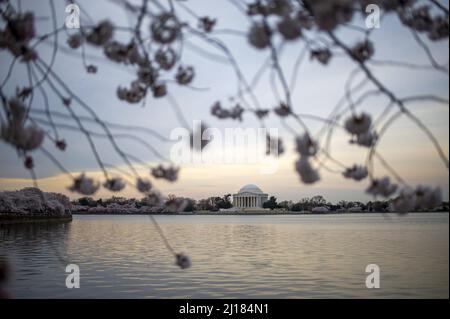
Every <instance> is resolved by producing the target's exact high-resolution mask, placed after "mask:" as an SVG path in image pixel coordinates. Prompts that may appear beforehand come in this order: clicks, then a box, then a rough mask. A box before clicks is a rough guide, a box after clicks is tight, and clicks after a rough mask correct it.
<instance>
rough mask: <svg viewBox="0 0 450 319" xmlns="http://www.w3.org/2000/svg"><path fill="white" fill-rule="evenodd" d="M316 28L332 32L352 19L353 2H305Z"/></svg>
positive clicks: (313, 0)
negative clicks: (311, 13)
mask: <svg viewBox="0 0 450 319" xmlns="http://www.w3.org/2000/svg"><path fill="white" fill-rule="evenodd" d="M306 2H307V4H308V5H309V6H310V8H311V10H312V12H313V15H314V19H315V21H316V24H317V25H318V27H319V28H320V29H322V30H325V31H332V30H334V29H335V28H336V27H337V26H338V25H340V24H343V23H346V22H349V21H350V20H351V19H352V17H353V12H354V8H353V5H354V3H353V2H354V1H353V0H306Z"/></svg>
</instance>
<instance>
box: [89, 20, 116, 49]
mask: <svg viewBox="0 0 450 319" xmlns="http://www.w3.org/2000/svg"><path fill="white" fill-rule="evenodd" d="M113 34H114V26H113V24H112V23H111V22H109V21H108V20H104V21H101V22H100V23H99V24H98V25H97V26H95V27H94V28H93V29H92V30H91V32H89V33H88V35H87V37H86V40H87V41H88V42H89V43H91V44H93V45H96V46H103V45H105V44H106V43H107V42H108V41H109V40H110V39H111V38H112V37H113Z"/></svg>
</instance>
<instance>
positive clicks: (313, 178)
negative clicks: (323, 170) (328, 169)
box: [295, 156, 320, 184]
mask: <svg viewBox="0 0 450 319" xmlns="http://www.w3.org/2000/svg"><path fill="white" fill-rule="evenodd" d="M295 169H296V171H297V172H298V174H299V175H300V179H301V180H302V182H303V183H305V184H314V183H316V182H318V181H319V180H320V175H319V172H318V171H317V170H316V169H314V168H313V167H312V166H311V163H310V162H309V159H308V157H304V156H302V157H300V159H299V160H298V161H297V162H296V163H295Z"/></svg>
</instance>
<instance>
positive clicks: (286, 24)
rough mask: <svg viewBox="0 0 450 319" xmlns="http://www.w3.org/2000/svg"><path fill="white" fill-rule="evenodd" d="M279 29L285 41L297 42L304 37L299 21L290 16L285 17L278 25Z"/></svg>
mask: <svg viewBox="0 0 450 319" xmlns="http://www.w3.org/2000/svg"><path fill="white" fill-rule="evenodd" d="M277 28H278V32H280V34H281V35H282V36H283V38H284V39H285V40H295V39H297V38H299V37H300V36H301V35H302V30H301V27H300V23H299V21H298V20H296V19H292V18H291V17H289V16H286V17H284V18H283V19H282V20H281V21H280V22H279V23H278V25H277Z"/></svg>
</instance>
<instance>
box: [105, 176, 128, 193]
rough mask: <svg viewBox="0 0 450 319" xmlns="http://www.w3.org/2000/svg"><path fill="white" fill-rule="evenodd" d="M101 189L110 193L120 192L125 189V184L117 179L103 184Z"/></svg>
mask: <svg viewBox="0 0 450 319" xmlns="http://www.w3.org/2000/svg"><path fill="white" fill-rule="evenodd" d="M103 187H105V188H106V189H108V190H110V191H111V192H120V191H121V190H123V189H124V188H125V182H124V181H123V179H121V178H119V177H115V178H111V179H108V180H107V181H106V182H105V183H103Z"/></svg>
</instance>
